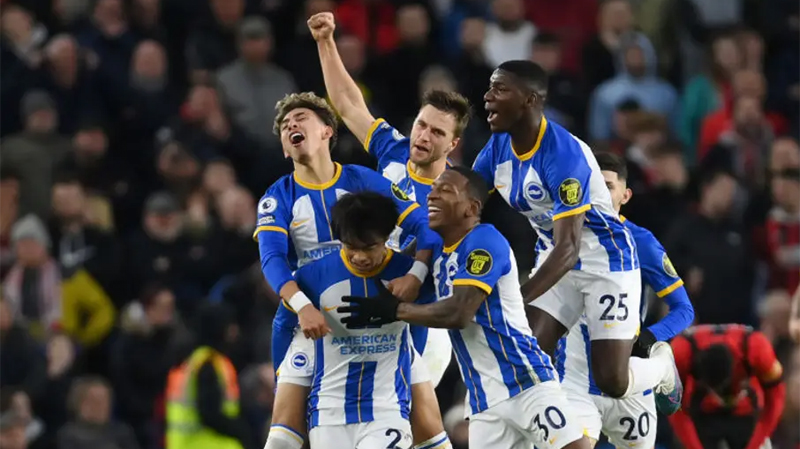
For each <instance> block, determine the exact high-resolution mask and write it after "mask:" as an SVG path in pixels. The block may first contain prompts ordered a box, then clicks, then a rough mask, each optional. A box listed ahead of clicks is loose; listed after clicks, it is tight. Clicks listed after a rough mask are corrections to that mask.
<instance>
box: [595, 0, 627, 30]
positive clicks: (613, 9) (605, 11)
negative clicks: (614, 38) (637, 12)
mask: <svg viewBox="0 0 800 449" xmlns="http://www.w3.org/2000/svg"><path fill="white" fill-rule="evenodd" d="M600 28H601V30H603V31H611V32H614V33H617V34H620V33H624V32H626V31H629V30H630V29H631V28H633V11H632V10H631V5H630V3H628V0H610V1H607V2H605V3H603V5H602V9H601V10H600Z"/></svg>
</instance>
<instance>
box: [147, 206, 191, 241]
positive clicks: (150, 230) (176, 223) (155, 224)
mask: <svg viewBox="0 0 800 449" xmlns="http://www.w3.org/2000/svg"><path fill="white" fill-rule="evenodd" d="M144 227H145V231H147V234H148V235H149V236H150V237H151V238H153V239H155V240H158V241H161V242H167V243H169V242H173V241H175V239H177V238H178V236H179V235H180V233H181V230H182V229H183V216H182V214H181V213H180V212H167V213H157V212H148V213H146V214H145V216H144Z"/></svg>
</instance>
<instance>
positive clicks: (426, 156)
mask: <svg viewBox="0 0 800 449" xmlns="http://www.w3.org/2000/svg"><path fill="white" fill-rule="evenodd" d="M408 158H409V159H411V162H413V163H415V164H421V163H425V162H428V161H429V160H430V158H431V152H430V151H427V150H424V149H420V148H417V147H415V146H414V147H411V151H410V152H409V155H408Z"/></svg>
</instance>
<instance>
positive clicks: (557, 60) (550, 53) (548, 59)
mask: <svg viewBox="0 0 800 449" xmlns="http://www.w3.org/2000/svg"><path fill="white" fill-rule="evenodd" d="M531 61H533V62H535V63H537V64H539V65H540V66H541V67H542V68H543V69H544V71H545V72H547V73H553V72H556V71H557V70H558V69H559V67H561V45H559V44H557V43H552V44H534V46H533V49H532V50H531Z"/></svg>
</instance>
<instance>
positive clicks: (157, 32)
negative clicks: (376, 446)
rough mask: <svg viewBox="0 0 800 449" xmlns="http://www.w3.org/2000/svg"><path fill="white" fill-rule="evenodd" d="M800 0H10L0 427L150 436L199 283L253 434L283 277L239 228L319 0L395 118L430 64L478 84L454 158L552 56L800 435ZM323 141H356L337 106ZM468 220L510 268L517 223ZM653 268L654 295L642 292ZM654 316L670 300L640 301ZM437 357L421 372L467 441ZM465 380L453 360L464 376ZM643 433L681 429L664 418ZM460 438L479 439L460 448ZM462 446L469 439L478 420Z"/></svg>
mask: <svg viewBox="0 0 800 449" xmlns="http://www.w3.org/2000/svg"><path fill="white" fill-rule="evenodd" d="M799 10H800V3H798V2H797V1H796V0H770V1H749V0H605V1H601V2H598V1H597V0H558V1H554V0H429V1H411V0H408V1H404V0H341V1H334V0H2V1H0V14H1V15H2V16H1V17H0V19H1V20H0V26H1V28H0V30H1V33H2V41H1V44H2V48H1V51H2V56H0V58H1V59H2V63H1V69H0V73H1V77H0V88H2V93H0V110H1V111H2V114H1V116H0V136H1V137H2V141H0V245H1V246H0V274H1V275H2V286H3V296H2V301H0V345H1V349H0V386H1V387H2V389H1V390H0V413H1V414H2V415H0V416H3V417H11V418H14V419H10V418H9V419H6V420H2V419H0V446H2V447H3V448H6V447H7V448H9V449H24V448H25V447H30V448H49V447H57V448H59V449H71V448H79V447H80V448H87V449H94V448H97V449H106V448H109V449H127V448H143V449H153V448H160V447H162V444H163V436H164V406H163V403H164V402H163V397H164V390H165V384H166V379H167V373H168V371H169V369H170V367H172V366H173V365H175V364H176V363H178V362H180V361H181V360H183V359H184V358H185V357H186V356H187V354H188V353H189V352H190V351H191V349H192V348H193V346H192V341H193V340H194V339H195V338H196V337H197V331H198V329H197V328H196V326H195V325H194V312H195V311H196V310H197V308H198V307H199V305H200V304H201V303H203V302H217V303H226V304H228V305H229V306H230V307H231V308H232V309H233V310H234V311H235V317H236V320H235V321H236V327H235V329H236V332H233V333H231V334H229V337H230V340H231V341H230V343H231V345H232V346H231V348H232V351H231V354H230V355H231V359H232V361H233V363H234V365H235V367H236V369H237V371H238V373H239V384H240V388H241V391H242V398H243V399H242V413H243V416H244V417H245V418H246V421H247V424H248V426H249V428H250V433H251V434H252V435H253V438H252V440H253V441H247V442H243V445H244V447H246V448H250V447H253V448H260V447H262V446H263V442H264V441H265V435H266V432H267V431H268V429H269V423H270V413H271V405H272V394H273V393H272V392H273V388H274V379H273V377H274V373H273V367H272V364H271V357H270V353H269V348H270V342H269V340H270V333H271V322H272V317H273V314H274V312H275V309H276V306H277V304H278V297H277V296H276V295H275V293H274V292H272V291H271V290H270V289H269V287H268V286H267V285H266V282H265V281H264V278H263V276H262V274H261V271H260V264H259V262H258V249H257V246H256V245H255V244H254V243H253V241H252V240H251V233H252V231H253V229H254V225H255V220H256V210H255V207H256V204H255V200H254V199H257V198H259V197H260V196H261V195H262V194H263V192H264V191H265V189H266V188H267V187H268V186H269V185H270V184H271V183H272V182H274V181H275V180H276V179H277V178H279V177H280V176H282V175H284V174H286V173H288V172H289V171H290V170H291V163H288V162H287V161H285V160H284V158H283V153H282V150H281V148H280V145H279V141H278V139H277V137H276V136H274V135H273V134H272V132H271V129H272V120H273V119H274V116H275V111H274V109H273V105H274V104H275V102H276V101H278V100H279V99H280V98H281V97H283V96H284V95H285V94H287V93H290V92H299V91H314V92H316V93H317V94H319V95H322V96H324V95H325V91H324V85H323V80H322V72H321V70H320V67H319V62H318V60H317V52H316V45H315V43H314V41H313V39H312V37H311V35H310V33H309V31H308V29H307V27H306V24H305V21H306V19H307V18H308V17H309V16H310V15H312V14H314V13H316V12H321V11H334V12H335V15H336V22H337V28H336V33H337V36H338V37H337V42H338V45H339V52H340V53H341V55H342V58H343V60H344V63H345V66H346V67H347V69H348V70H349V72H350V74H351V75H352V76H353V77H354V78H355V79H356V80H357V82H358V84H359V85H360V87H361V89H362V91H363V93H364V95H365V97H366V99H367V102H368V104H369V106H370V108H371V110H372V112H373V115H375V116H376V117H385V118H386V119H387V120H388V121H389V122H390V123H392V124H393V125H394V126H396V127H398V128H400V129H401V130H408V129H409V128H410V123H411V121H412V120H413V118H414V115H415V113H416V111H417V108H418V107H419V99H420V97H421V94H422V93H423V92H424V91H426V90H427V89H431V88H439V89H453V90H458V91H459V92H461V93H463V94H465V95H466V96H467V97H468V98H469V99H470V100H471V102H472V103H473V105H474V119H473V120H472V122H471V124H470V125H469V128H468V130H467V132H466V135H465V138H464V139H463V144H462V145H461V147H460V148H459V149H458V151H457V154H455V156H454V160H455V161H456V162H459V163H462V164H471V163H472V161H473V159H474V158H475V156H476V154H477V152H478V151H479V150H480V149H481V148H482V146H483V144H484V143H485V142H486V139H487V138H488V135H489V131H488V127H487V125H486V122H485V112H484V110H483V100H482V97H483V94H484V92H485V90H486V88H487V85H488V79H489V76H490V74H491V72H492V68H493V67H494V66H495V65H497V64H499V63H500V62H502V61H505V60H508V59H531V60H533V61H535V62H537V63H539V64H540V65H542V67H543V68H545V70H546V71H547V72H548V73H549V74H550V76H551V80H550V93H549V108H548V109H547V111H546V112H547V115H548V117H549V118H550V119H551V120H554V121H556V122H558V123H560V124H562V125H563V126H565V127H567V128H568V129H569V130H571V131H572V132H573V133H574V134H576V135H577V136H579V137H581V138H582V139H583V140H585V141H586V142H588V143H590V144H591V145H592V147H593V148H594V149H595V150H607V151H613V152H616V153H618V154H621V155H624V156H625V157H626V158H627V159H628V161H629V170H630V173H631V174H630V179H629V186H630V187H631V188H632V189H633V191H634V197H633V200H632V201H631V203H630V204H629V205H628V206H626V207H625V208H623V214H625V215H626V216H627V217H628V218H630V219H631V220H632V221H634V222H636V223H637V224H639V225H642V226H644V227H646V228H648V229H650V230H652V231H653V233H654V234H655V235H656V236H657V237H658V238H659V239H660V240H661V241H662V242H663V243H664V245H665V247H666V248H667V250H668V252H669V254H670V256H671V258H672V261H673V262H674V264H675V266H676V268H677V270H678V271H679V273H680V274H681V275H682V277H683V279H684V280H685V282H686V287H687V289H688V291H689V294H690V297H691V300H692V302H693V304H694V307H695V309H696V322H697V323H702V324H709V323H712V324H713V323H743V324H748V325H752V326H754V327H756V328H758V329H759V330H761V331H762V332H763V333H765V334H766V335H767V336H768V338H769V339H770V340H771V341H772V343H773V345H774V346H775V349H776V351H777V353H778V356H779V359H780V360H781V361H782V363H783V365H784V367H785V375H784V376H785V379H786V380H787V382H788V391H787V404H786V410H785V412H784V423H783V424H782V425H781V427H780V428H779V429H778V431H777V432H776V434H775V435H774V436H773V440H772V441H773V445H774V446H776V447H779V448H789V447H798V443H800V437H799V436H798V433H799V432H800V431H798V428H800V426H798V425H797V424H798V421H799V420H800V349H798V346H797V345H793V343H792V342H791V339H790V338H789V331H788V329H789V319H788V317H789V315H790V313H789V308H790V296H791V295H792V294H793V293H794V291H795V290H796V289H797V286H798V283H800V147H798V140H797V139H798V118H799V117H798V111H800V107H799V106H800V105H799V104H798V100H800V57H799V54H800V43H799V42H800V39H799V38H800V28H799V25H800V16H799V15H798V14H799V13H800V11H799ZM340 132H341V133H342V134H341V137H340V139H339V144H338V146H337V147H336V148H335V149H334V157H335V159H336V160H338V161H341V162H345V163H356V164H362V165H366V166H372V165H373V164H374V161H373V160H372V159H371V158H370V156H369V155H368V154H366V153H365V152H364V151H363V150H362V149H361V145H360V144H359V143H358V142H357V141H356V140H355V139H354V138H353V137H352V136H350V135H348V134H347V132H346V130H345V129H344V128H343V127H342V129H341V130H340ZM485 221H488V222H491V223H494V224H496V225H497V226H498V227H499V228H500V229H501V231H502V232H503V233H504V234H505V235H507V236H509V240H510V241H511V242H512V243H513V245H514V247H515V252H516V254H518V257H517V259H518V261H519V263H520V265H521V266H520V272H521V273H527V272H528V270H529V268H530V265H531V264H532V262H533V257H532V256H531V257H525V256H519V255H532V254H533V248H534V244H535V240H534V239H535V237H534V235H535V234H534V232H533V231H532V230H531V229H530V227H529V226H528V224H527V223H526V222H525V220H524V218H522V217H521V216H519V215H517V214H515V213H513V212H511V211H510V210H508V209H507V208H506V206H505V205H504V203H502V200H500V199H498V198H494V199H493V200H492V201H491V202H490V204H489V205H488V207H487V210H486V213H485ZM650 296H651V297H652V296H654V295H653V294H652V292H650ZM648 310H649V317H648V319H649V320H653V319H656V318H658V316H659V315H660V314H662V313H663V312H664V310H663V307H662V306H661V305H660V304H658V303H653V304H651V306H650V307H649V309H648ZM458 377H459V375H458V371H457V369H456V368H455V365H453V366H451V369H450V371H449V372H448V374H447V375H446V378H445V380H444V381H443V382H442V383H441V386H440V387H439V389H438V394H439V399H440V404H441V406H442V413H443V416H444V417H445V424H446V427H447V430H448V432H449V433H450V435H451V439H452V440H453V442H454V443H455V444H458V445H460V446H459V447H466V445H465V439H466V423H465V422H464V421H463V419H462V418H463V396H464V390H463V387H462V385H461V382H460V380H458ZM454 386H455V387H454ZM661 421H662V422H661V423H660V426H659V446H660V447H664V448H672V447H678V443H677V441H676V440H675V439H674V436H673V434H672V432H671V431H670V429H669V424H668V423H666V420H661ZM473 449H476V448H473ZM477 449H479V448H477Z"/></svg>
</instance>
